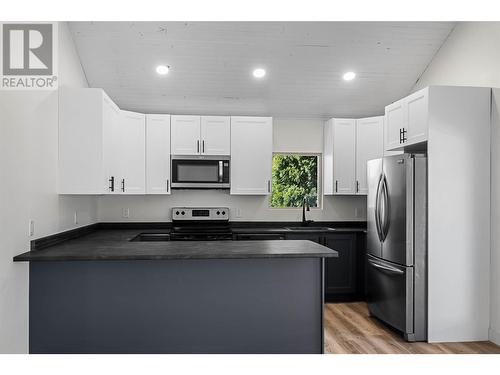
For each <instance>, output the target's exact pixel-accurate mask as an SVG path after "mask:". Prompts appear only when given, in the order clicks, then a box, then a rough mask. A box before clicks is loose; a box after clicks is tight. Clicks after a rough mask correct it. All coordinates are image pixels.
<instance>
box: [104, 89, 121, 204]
mask: <svg viewBox="0 0 500 375" xmlns="http://www.w3.org/2000/svg"><path fill="white" fill-rule="evenodd" d="M103 113H104V122H103V137H104V139H103V145H102V154H103V161H104V174H105V177H104V180H105V181H104V190H103V192H104V193H106V194H120V192H121V191H120V189H119V187H118V185H119V179H120V178H122V174H123V171H122V163H121V155H120V146H121V144H120V143H121V136H120V128H119V126H120V116H121V111H120V109H119V108H118V107H117V106H116V104H115V103H113V101H112V100H111V99H110V98H109V97H108V96H107V95H105V94H104V97H103Z"/></svg>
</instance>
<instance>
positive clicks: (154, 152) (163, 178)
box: [146, 115, 171, 194]
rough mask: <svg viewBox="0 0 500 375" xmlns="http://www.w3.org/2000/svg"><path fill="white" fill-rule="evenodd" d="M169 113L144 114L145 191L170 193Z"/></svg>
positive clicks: (148, 192)
mask: <svg viewBox="0 0 500 375" xmlns="http://www.w3.org/2000/svg"><path fill="white" fill-rule="evenodd" d="M170 184H171V180H170V115H146V193H147V194H170V192H171V188H170Z"/></svg>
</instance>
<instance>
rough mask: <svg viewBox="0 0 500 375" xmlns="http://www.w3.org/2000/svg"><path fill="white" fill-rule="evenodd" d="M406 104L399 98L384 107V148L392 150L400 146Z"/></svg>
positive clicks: (404, 125) (404, 123)
mask: <svg viewBox="0 0 500 375" xmlns="http://www.w3.org/2000/svg"><path fill="white" fill-rule="evenodd" d="M405 119H406V105H405V102H404V100H399V101H397V102H395V103H393V104H391V105H388V106H387V107H385V129H384V135H385V148H386V150H388V151H389V150H392V149H394V148H398V147H401V146H402V138H401V133H400V132H401V131H402V130H403V129H406V121H405Z"/></svg>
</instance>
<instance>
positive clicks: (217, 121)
mask: <svg viewBox="0 0 500 375" xmlns="http://www.w3.org/2000/svg"><path fill="white" fill-rule="evenodd" d="M171 124H172V125H171V126H172V132H171V134H172V139H171V144H172V154H173V155H229V154H230V153H231V136H230V134H231V125H230V117H228V116H172V118H171Z"/></svg>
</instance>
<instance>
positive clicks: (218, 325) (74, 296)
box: [14, 230, 337, 353]
mask: <svg viewBox="0 0 500 375" xmlns="http://www.w3.org/2000/svg"><path fill="white" fill-rule="evenodd" d="M140 233H141V231H140V230H97V231H94V232H91V233H89V234H87V235H85V236H82V237H79V238H75V239H71V240H68V241H64V242H62V243H59V244H56V245H54V246H49V247H46V248H44V249H41V250H34V251H30V252H27V253H24V254H21V255H18V256H16V257H15V258H14V261H28V262H29V263H30V264H29V266H30V271H29V276H30V296H29V299H30V303H29V312H30V318H29V326H30V331H29V341H30V342H29V349H30V353H322V352H323V268H324V258H325V257H335V256H337V253H336V252H335V251H333V250H331V249H328V248H327V247H325V246H322V245H319V244H317V243H313V242H311V241H301V240H297V241H170V242H169V241H165V242H137V241H131V240H133V239H134V238H137V236H138V235H139V234H140Z"/></svg>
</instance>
